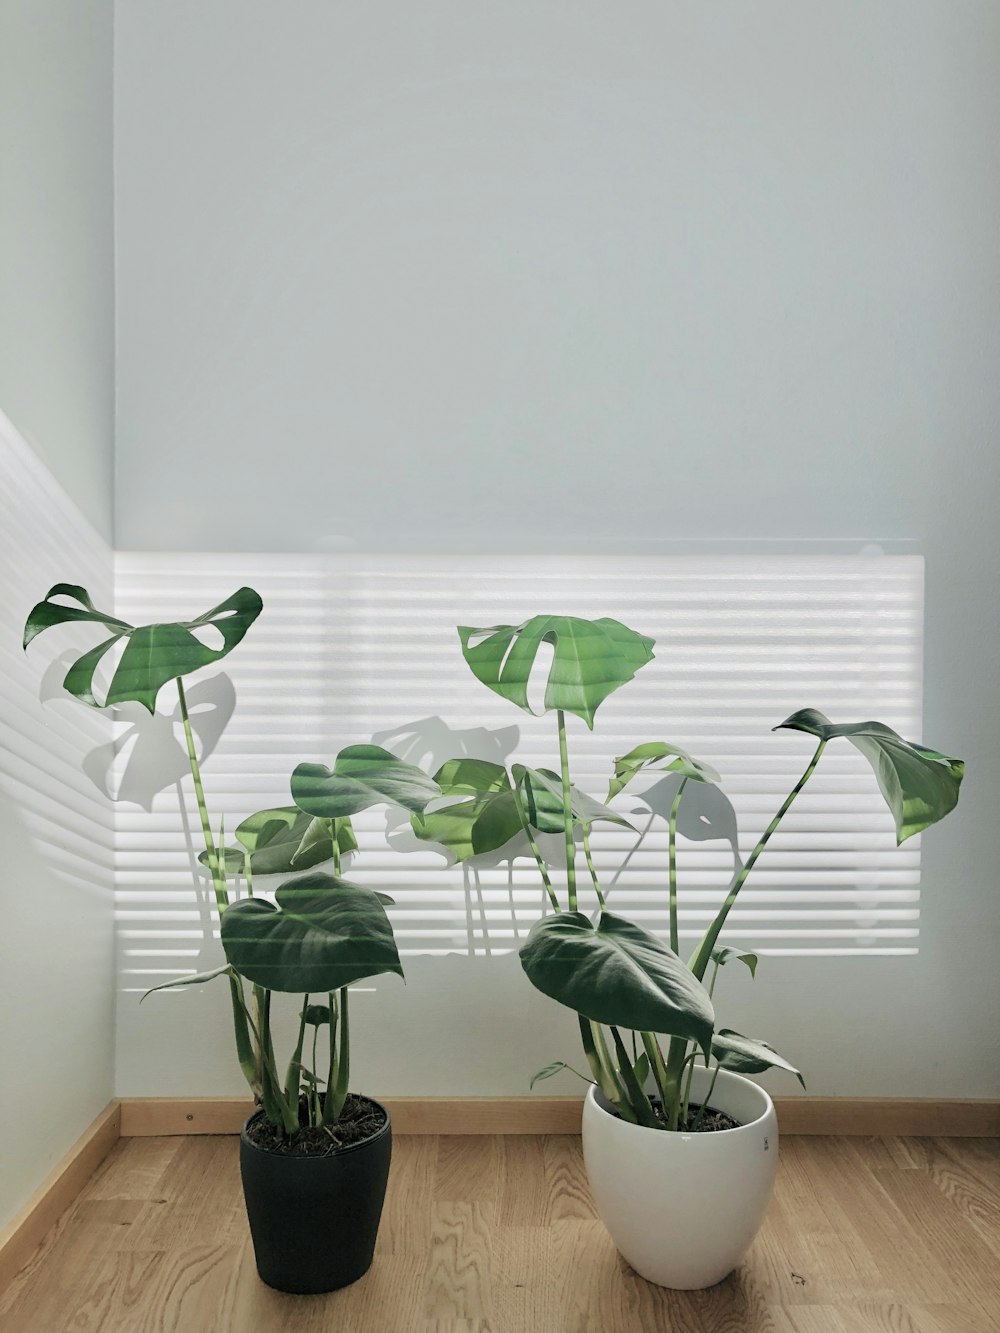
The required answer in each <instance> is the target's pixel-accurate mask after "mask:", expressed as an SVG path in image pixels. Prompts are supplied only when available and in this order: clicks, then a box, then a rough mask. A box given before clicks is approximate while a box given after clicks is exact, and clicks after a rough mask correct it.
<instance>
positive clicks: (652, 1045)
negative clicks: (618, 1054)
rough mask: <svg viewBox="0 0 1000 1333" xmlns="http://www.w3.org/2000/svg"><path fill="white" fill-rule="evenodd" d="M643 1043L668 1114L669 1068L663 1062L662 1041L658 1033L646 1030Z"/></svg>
mask: <svg viewBox="0 0 1000 1333" xmlns="http://www.w3.org/2000/svg"><path fill="white" fill-rule="evenodd" d="M642 1045H643V1049H644V1050H645V1052H646V1054H647V1056H648V1057H649V1067H650V1069H651V1070H652V1071H653V1078H654V1079H655V1081H656V1090H657V1092H658V1093H659V1094H660V1101H661V1102H662V1103H663V1114H664V1115H666V1114H667V1070H666V1066H665V1065H664V1063H663V1052H662V1051H661V1050H660V1043H659V1042H658V1041H657V1040H656V1034H655V1033H653V1032H644V1033H643V1034H642Z"/></svg>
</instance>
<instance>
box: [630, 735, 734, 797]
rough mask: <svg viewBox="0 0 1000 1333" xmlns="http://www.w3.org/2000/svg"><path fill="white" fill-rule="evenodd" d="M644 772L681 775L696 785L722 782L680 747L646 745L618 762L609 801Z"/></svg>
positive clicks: (655, 744) (658, 742) (661, 742)
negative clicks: (646, 770) (696, 783)
mask: <svg viewBox="0 0 1000 1333" xmlns="http://www.w3.org/2000/svg"><path fill="white" fill-rule="evenodd" d="M644 768H652V769H654V770H655V771H656V772H657V773H679V774H680V775H681V776H682V777H685V778H691V779H692V780H693V781H694V782H720V781H721V778H720V777H719V774H718V773H716V771H715V769H714V768H712V767H711V766H710V765H709V764H703V763H702V762H701V760H700V759H695V758H693V757H692V756H691V755H689V754H688V753H687V751H686V750H682V749H681V748H680V746H678V745H671V744H669V743H668V742H667V741H645V742H644V743H643V744H642V745H637V746H636V747H635V749H634V750H629V752H628V754H623V755H621V756H620V757H619V758H618V759H616V760H615V775H614V777H613V778H612V779H611V785H610V786H609V787H608V800H609V801H610V800H612V799H613V798H614V797H615V796H617V795H618V793H619V792H620V791H624V790H625V788H626V787H627V786H628V784H629V783H630V782H631V781H632V779H633V778H634V777H635V776H636V775H637V774H638V773H641V772H642V770H643V769H644Z"/></svg>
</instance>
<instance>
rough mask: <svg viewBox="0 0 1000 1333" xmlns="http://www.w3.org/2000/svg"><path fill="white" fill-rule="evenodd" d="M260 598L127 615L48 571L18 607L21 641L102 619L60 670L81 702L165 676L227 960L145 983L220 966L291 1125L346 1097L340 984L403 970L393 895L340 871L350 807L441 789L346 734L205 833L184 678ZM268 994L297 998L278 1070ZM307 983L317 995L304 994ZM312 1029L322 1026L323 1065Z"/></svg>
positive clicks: (282, 1122) (245, 1060)
mask: <svg viewBox="0 0 1000 1333" xmlns="http://www.w3.org/2000/svg"><path fill="white" fill-rule="evenodd" d="M260 611H261V600H260V597H259V596H258V595H257V593H256V592H254V591H253V589H251V588H241V589H239V591H238V592H236V593H234V594H233V596H232V597H230V598H228V599H227V600H226V601H225V602H222V603H220V605H219V606H217V607H214V608H213V609H212V610H211V611H207V612H206V613H205V614H204V615H202V616H198V617H197V618H196V619H194V620H190V621H185V622H175V623H170V624H154V625H144V626H133V625H129V624H127V623H126V622H125V621H123V620H120V619H119V618H117V617H115V616H112V615H109V614H107V613H105V612H101V611H98V610H97V609H96V608H95V607H94V604H93V602H92V601H91V599H90V596H89V595H88V593H87V592H86V590H85V589H84V588H81V587H78V586H77V585H74V584H65V583H60V584H56V586H55V587H53V588H52V589H50V591H49V592H48V594H47V595H46V597H45V599H44V600H43V601H42V602H39V603H38V605H37V606H36V607H34V608H33V610H32V611H31V613H30V615H29V616H28V620H27V624H26V626H25V632H24V646H25V647H26V648H27V646H28V645H29V644H30V643H31V642H32V640H33V639H34V638H36V637H37V635H38V634H40V633H42V632H43V631H44V630H46V629H49V628H51V627H53V626H55V625H59V624H67V623H73V622H84V623H94V624H99V625H102V626H103V627H104V629H105V630H107V631H108V632H109V634H110V637H109V638H107V639H104V640H103V641H102V642H101V643H99V644H98V645H97V646H96V647H95V648H93V649H91V650H89V651H88V652H86V653H84V654H83V655H82V656H81V657H80V658H78V659H77V660H76V661H75V662H74V663H73V664H72V666H71V667H70V668H69V671H68V672H67V674H66V677H65V680H64V682H63V684H64V686H65V688H66V689H67V690H68V691H69V693H70V694H71V695H73V696H74V697H75V698H77V699H79V700H80V701H81V702H82V703H85V704H87V705H89V706H91V707H95V708H109V707H112V706H113V705H115V704H120V703H123V702H126V701H130V700H131V701H135V702H138V703H140V704H142V705H143V707H145V708H147V709H148V710H149V712H150V713H153V712H154V711H155V709H156V702H157V698H158V696H159V693H160V691H161V689H162V688H163V687H164V686H166V685H168V684H171V683H172V684H173V685H174V686H175V688H176V692H177V697H178V700H179V703H180V714H181V720H182V723H183V728H184V737H185V745H186V749H187V755H188V761H189V765H190V770H191V778H192V782H193V785H194V792H195V798H196V802H197V807H198V813H199V818H200V823H201V830H202V834H203V838H204V844H205V846H204V849H203V851H202V852H201V853H200V855H199V858H198V859H199V861H200V862H201V864H202V865H203V866H205V867H206V868H207V870H208V872H209V875H210V877H211V883H212V888H213V891H214V896H215V902H216V906H217V908H218V912H219V918H220V927H221V936H222V947H223V951H224V953H225V957H226V962H225V963H224V964H222V965H221V966H219V967H216V968H214V969H211V970H210V971H207V972H201V973H196V974H194V975H192V976H186V977H181V978H179V979H177V980H172V981H168V982H164V983H163V984H162V985H160V986H156V987H153V988H152V990H154V991H155V990H167V989H173V988H175V987H184V986H191V985H200V984H202V983H205V982H209V981H213V980H214V979H215V978H217V977H223V976H224V977H226V978H227V979H228V982H229V991H230V999H231V1005H232V1014H233V1027H234V1034H235V1041H236V1052H237V1058H238V1060H239V1064H240V1068H241V1070H242V1071H243V1074H244V1076H245V1078H246V1080H247V1083H248V1084H249V1086H250V1089H251V1091H252V1093H253V1095H254V1098H255V1100H256V1101H257V1102H258V1104H259V1105H260V1106H261V1107H262V1108H263V1110H264V1113H265V1115H266V1117H267V1119H268V1120H269V1121H270V1122H271V1123H272V1124H274V1125H275V1126H278V1127H279V1129H281V1130H282V1131H283V1132H284V1134H285V1135H286V1136H288V1137H290V1138H292V1137H295V1136H296V1135H298V1134H299V1133H300V1132H301V1131H302V1130H303V1129H307V1128H311V1129H318V1128H326V1129H329V1128H331V1127H332V1126H334V1125H335V1124H336V1123H337V1122H338V1120H339V1118H340V1116H341V1113H342V1111H343V1109H344V1105H345V1102H346V1099H347V1095H348V1083H349V1078H350V1030H349V1014H348V1007H349V1001H348V991H349V987H350V986H351V985H353V984H354V983H356V982H358V981H362V980H365V979H366V978H369V977H373V976H377V975H380V974H383V973H395V974H397V975H398V976H402V975H403V970H402V967H401V965H400V961H399V953H398V951H397V948H396V943H395V939H394V937H393V930H392V925H391V923H390V921H389V918H388V916H387V915H386V911H385V908H386V906H388V905H391V903H392V900H391V898H389V896H388V895H387V894H384V893H380V892H378V891H377V890H373V889H369V888H367V887H364V886H362V885H359V884H353V883H350V882H349V881H348V880H346V879H344V878H343V876H342V861H343V858H344V857H345V856H347V855H350V854H352V853H354V852H356V851H357V848H358V843H357V839H356V837H355V835H354V829H353V826H352V824H351V816H352V815H354V814H357V813H359V812H360V811H362V810H366V809H368V808H369V807H371V806H373V805H377V804H388V805H397V806H400V807H401V808H403V809H405V810H406V811H408V812H411V813H413V814H419V813H420V812H421V811H422V810H423V809H424V807H425V806H426V804H427V803H428V802H429V801H430V800H432V799H433V798H434V797H436V796H439V795H440V788H439V787H438V786H437V784H436V783H435V782H434V781H433V780H432V779H431V778H429V777H427V775H426V774H425V773H423V772H422V771H421V770H420V769H419V768H416V767H414V766H413V765H410V764H405V763H403V762H402V761H401V760H399V759H397V757H396V756H395V755H393V754H391V753H390V752H389V751H388V750H383V749H381V748H380V747H379V746H375V745H353V746H348V747H347V748H346V749H344V750H341V752H340V754H339V755H338V756H337V758H336V760H335V763H334V766H333V768H332V769H328V768H326V767H324V766H322V765H318V764H310V763H303V764H300V765H299V766H298V767H297V768H296V769H295V771H294V773H293V774H292V777H291V784H290V786H291V792H290V794H291V798H292V804H290V805H283V806H276V807H273V808H269V809H266V810H260V811H257V812H256V813H255V814H253V815H250V816H249V817H248V818H247V819H245V820H243V822H242V823H241V824H239V825H238V827H237V828H236V831H235V839H236V841H235V845H231V846H225V845H224V844H225V837H224V830H223V829H221V827H220V833H219V837H218V839H216V837H215V835H214V833H213V827H212V821H211V819H210V816H209V811H208V806H207V802H206V799H205V790H204V784H203V782H202V775H201V767H200V763H199V759H198V755H197V750H196V746H195V740H194V735H193V732H192V728H191V723H190V718H189V715H188V707H187V699H186V696H185V692H184V684H183V678H184V677H186V676H188V675H190V674H191V673H192V672H194V671H197V670H200V669H201V668H202V667H204V666H208V665H210V664H213V663H215V662H218V661H220V660H221V659H222V658H223V657H225V656H226V655H227V653H229V652H230V651H231V650H232V649H233V648H235V647H236V645H237V644H238V643H239V642H240V641H241V640H242V638H243V636H244V635H245V634H246V632H247V630H248V629H249V628H250V626H251V625H252V624H253V622H254V620H255V619H256V618H257V616H258V615H259V614H260ZM209 631H215V632H217V634H218V635H219V636H220V637H221V646H219V647H216V648H209V647H207V646H206V644H205V643H204V642H203V641H202V639H201V638H199V637H198V636H199V633H203V634H204V633H207V632H209ZM122 641H124V649H123V651H122V652H121V656H120V658H119V659H118V660H117V662H115V661H114V660H109V662H108V668H109V674H110V684H109V685H108V686H107V688H106V689H103V690H101V689H99V687H98V686H97V685H96V683H95V676H96V675H97V673H98V670H99V668H101V666H102V663H103V662H104V661H105V659H106V658H108V655H109V654H111V653H112V651H113V650H116V649H117V648H118V647H119V645H120V644H121V642H122ZM325 862H332V868H333V873H332V874H331V873H328V872H326V871H322V870H319V869H317V868H316V867H318V866H320V865H322V864H323V863H325ZM277 875H291V876H293V877H292V878H290V879H286V880H284V881H283V882H282V883H281V884H279V885H278V887H277V888H276V889H275V890H274V894H273V901H272V900H271V899H270V898H269V897H265V896H262V895H261V894H260V893H259V892H255V889H254V882H255V877H256V879H257V880H258V881H259V880H260V878H261V877H262V876H270V877H273V876H277ZM248 988H249V993H248ZM151 993H152V991H147V995H148V994H151ZM275 993H293V994H299V995H301V997H302V1004H301V1009H300V1012H299V1023H298V1032H297V1037H296V1041H295V1046H294V1049H293V1051H292V1054H291V1057H290V1059H289V1060H288V1061H287V1064H286V1065H284V1068H283V1070H282V1069H281V1068H279V1065H278V1062H277V1058H276V1055H275V1049H274V1040H273V1036H272V1022H271V1008H272V996H273V995H274V994H275ZM314 993H320V994H322V995H323V996H324V1001H323V1002H321V1003H312V995H313V994H314ZM143 998H145V997H143ZM309 1028H311V1029H312V1039H311V1043H310V1045H311V1050H310V1051H309V1052H307V1050H306V1046H307V1036H306V1033H307V1029H309ZM321 1029H325V1030H326V1034H327V1039H326V1052H325V1059H324V1062H323V1073H322V1074H321V1072H320V1070H319V1068H318V1060H319V1058H320V1054H321V1051H320V1042H319V1034H320V1030H321Z"/></svg>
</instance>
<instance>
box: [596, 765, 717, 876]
mask: <svg viewBox="0 0 1000 1333" xmlns="http://www.w3.org/2000/svg"><path fill="white" fill-rule="evenodd" d="M681 781H682V778H681V775H680V774H679V773H670V774H668V775H667V776H665V777H663V778H660V780H659V781H658V782H654V783H653V785H652V786H651V787H648V788H647V789H646V790H645V791H644V792H641V793H639V794H638V795H637V796H636V799H637V800H639V801H641V802H642V805H641V806H638V807H636V808H635V809H633V810H632V811H630V813H631V814H634V815H641V814H645V813H649V815H650V816H651V818H650V820H649V823H648V824H647V825H646V828H645V829H644V830H643V832H642V837H640V839H639V842H637V843H636V845H635V847H633V848H632V851H631V852H630V853H629V855H630V856H631V855H633V854H634V853H635V851H636V850H637V849H638V847H639V846H640V845H641V842H642V840H643V838H645V836H646V834H647V833H648V832H649V830H650V828H651V827H652V822H653V821H652V816H658V817H659V818H660V819H662V820H664V821H666V820H668V819H669V818H670V807H671V806H672V805H673V803H674V797H675V796H676V795H677V788H678V787H679V786H680V784H681ZM677 834H678V837H680V838H685V839H686V840H687V841H688V842H715V841H719V842H727V843H728V844H729V848H730V851H731V852H732V855H733V874H734V875H735V874H738V873H739V871H740V870H741V869H742V868H743V861H742V859H741V858H740V846H739V828H738V826H737V821H736V811H735V810H734V809H733V804H732V802H731V801H730V799H729V797H728V796H727V795H726V794H725V792H723V791H722V789H721V788H719V787H717V786H716V785H715V784H714V783H713V782H688V784H687V786H686V787H685V788H684V799H683V800H682V801H681V803H680V807H679V808H678V811H677ZM622 869H624V865H622V867H620V868H619V871H618V874H620V873H621V870H622ZM617 877H618V875H616V876H615V879H617ZM613 883H614V880H612V884H613Z"/></svg>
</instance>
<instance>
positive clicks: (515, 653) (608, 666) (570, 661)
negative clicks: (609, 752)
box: [458, 616, 653, 730]
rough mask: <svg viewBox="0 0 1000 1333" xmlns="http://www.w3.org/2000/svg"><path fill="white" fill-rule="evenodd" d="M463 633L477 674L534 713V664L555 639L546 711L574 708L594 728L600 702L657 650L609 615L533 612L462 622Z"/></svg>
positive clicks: (466, 653) (467, 656)
mask: <svg viewBox="0 0 1000 1333" xmlns="http://www.w3.org/2000/svg"><path fill="white" fill-rule="evenodd" d="M458 637H459V639H460V640H461V642H462V653H463V655H464V657H465V660H466V662H468V664H469V666H470V668H471V670H472V673H473V675H474V676H475V677H476V678H477V679H478V680H481V681H482V683H483V684H484V685H486V686H487V687H488V688H489V689H491V690H493V692H494V693H495V694H499V695H500V696H501V698H504V699H509V700H510V702H511V703H514V704H517V706H518V708H523V709H524V710H525V711H526V712H529V713H530V712H531V711H532V709H531V706H530V704H529V703H528V680H529V678H530V676H531V669H532V667H533V666H534V663H535V657H536V655H537V653H538V650H539V648H540V647H541V645H542V644H543V643H547V644H551V645H552V648H553V650H554V651H553V657H552V665H551V666H550V668H549V675H548V680H547V682H546V685H545V697H544V708H545V711H549V710H551V709H561V710H562V711H563V712H566V713H574V714H575V715H576V716H577V717H579V718H582V719H583V721H584V722H586V724H587V726H588V727H590V728H591V730H593V726H594V714H595V713H596V712H597V709H598V707H599V706H600V704H601V703H602V702H603V701H604V700H605V699H606V698H607V697H608V695H609V694H613V693H614V691H615V690H617V689H618V688H619V687H620V686H622V685H625V684H627V682H628V681H630V680H631V679H632V677H633V676H634V675H635V673H636V672H637V671H638V670H639V668H640V667H643V666H645V665H646V663H647V662H649V661H650V660H651V659H652V656H653V640H652V639H648V638H646V637H645V636H644V635H642V634H637V633H636V632H635V630H631V629H629V628H628V626H627V625H622V624H621V623H620V622H619V621H617V620H609V619H607V618H605V619H602V620H578V619H577V618H576V617H575V616H534V617H533V618H532V619H531V620H526V621H525V622H524V624H523V625H492V626H490V627H489V628H487V629H473V628H471V627H470V626H467V625H460V626H459V627H458ZM473 640H475V642H473Z"/></svg>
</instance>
